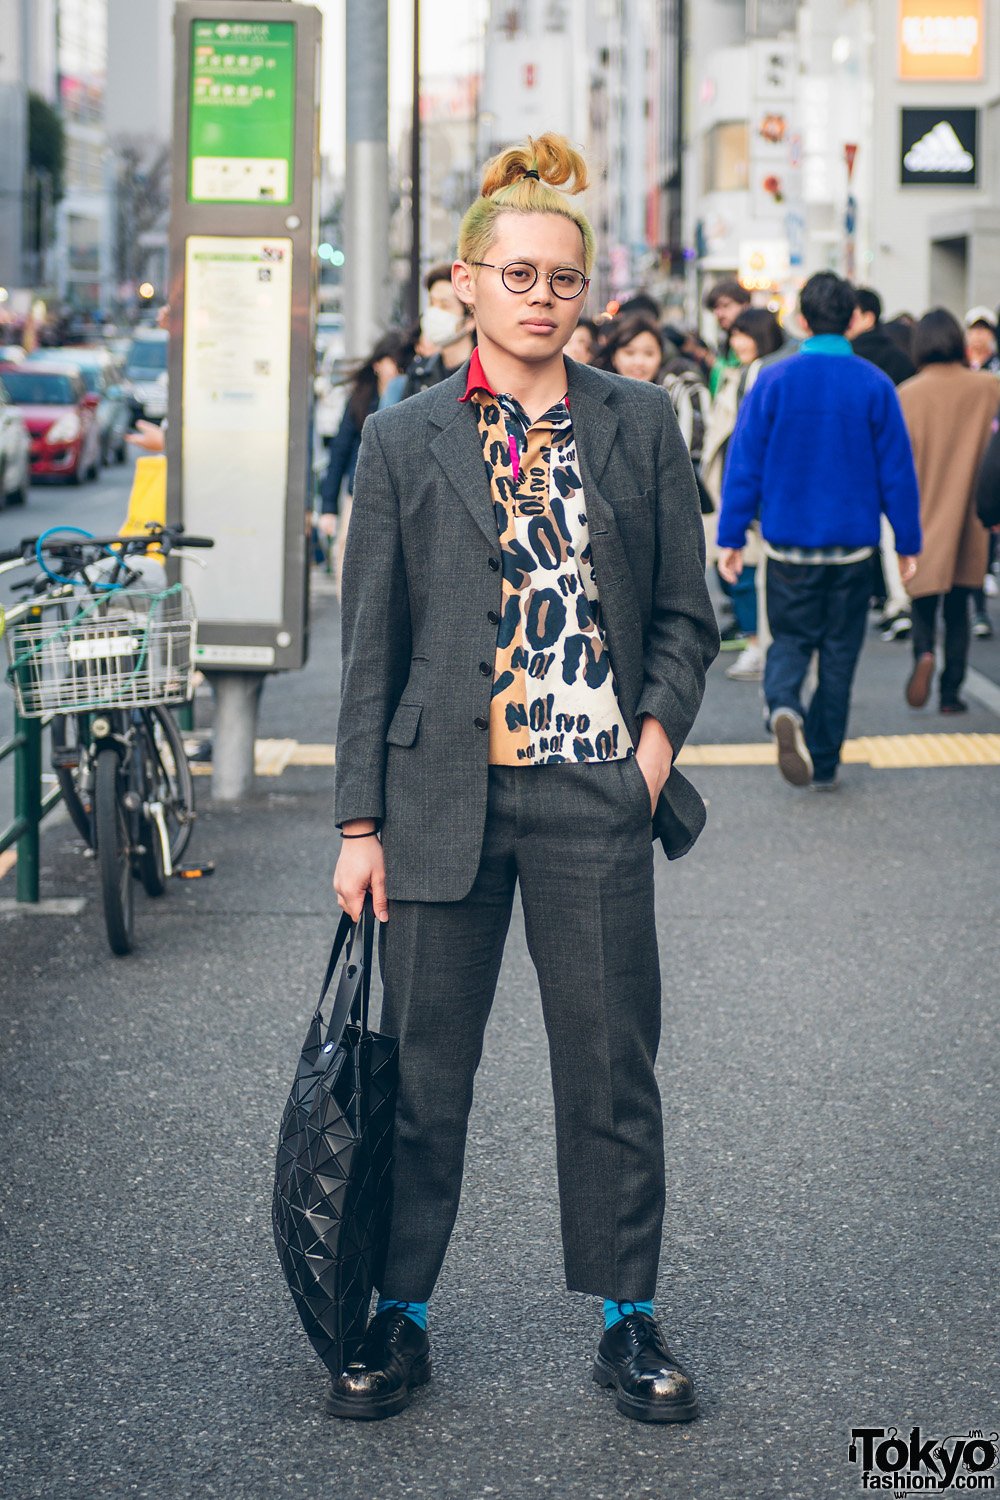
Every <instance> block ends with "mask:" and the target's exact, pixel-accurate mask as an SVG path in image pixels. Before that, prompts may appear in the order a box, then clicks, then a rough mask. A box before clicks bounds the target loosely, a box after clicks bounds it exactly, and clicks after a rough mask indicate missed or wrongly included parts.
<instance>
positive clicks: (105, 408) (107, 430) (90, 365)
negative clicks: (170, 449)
mask: <svg viewBox="0 0 1000 1500" xmlns="http://www.w3.org/2000/svg"><path fill="white" fill-rule="evenodd" d="M39 360H41V361H43V362H44V363H45V364H47V365H56V364H60V365H62V364H65V365H66V366H67V368H70V369H73V368H75V369H78V370H79V371H80V373H81V375H82V376H83V383H84V385H85V386H86V387H87V390H88V391H89V392H90V393H91V394H92V395H96V396H98V397H99V399H100V405H99V406H98V408H97V426H98V428H99V429H100V433H101V462H102V463H103V464H110V463H111V462H112V461H114V462H115V463H118V464H123V463H124V462H125V457H126V454H127V452H128V445H127V444H126V442H125V434H126V432H128V430H129V428H130V427H131V425H132V403H131V401H130V399H129V397H128V394H127V393H126V390H125V371H124V368H123V366H122V364H121V361H120V360H116V359H115V358H114V356H113V355H111V354H109V353H108V351H107V350H106V349H92V348H89V347H80V348H73V347H70V348H66V347H63V348H60V349H45V350H39V351H37V352H36V353H35V354H32V355H31V356H30V358H29V361H28V363H29V365H30V364H34V363H36V362H37V361H39Z"/></svg>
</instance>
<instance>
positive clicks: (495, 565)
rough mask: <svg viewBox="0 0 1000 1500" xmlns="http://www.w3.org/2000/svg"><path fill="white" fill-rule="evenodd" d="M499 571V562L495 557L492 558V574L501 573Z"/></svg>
mask: <svg viewBox="0 0 1000 1500" xmlns="http://www.w3.org/2000/svg"><path fill="white" fill-rule="evenodd" d="M499 569H500V564H499V563H498V562H497V560H496V558H495V557H491V558H490V572H491V573H496V572H498V571H499Z"/></svg>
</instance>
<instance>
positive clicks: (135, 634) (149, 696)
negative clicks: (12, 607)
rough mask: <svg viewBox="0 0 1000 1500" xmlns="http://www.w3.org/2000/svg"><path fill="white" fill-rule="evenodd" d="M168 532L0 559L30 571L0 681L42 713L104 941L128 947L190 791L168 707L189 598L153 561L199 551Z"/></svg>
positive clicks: (180, 690)
mask: <svg viewBox="0 0 1000 1500" xmlns="http://www.w3.org/2000/svg"><path fill="white" fill-rule="evenodd" d="M213 545H214V543H213V542H212V541H211V540H210V539H209V538H207V537H192V536H187V535H186V534H185V533H184V532H183V528H182V527H180V526H159V525H150V526H149V527H148V528H147V531H146V534H145V535H141V536H129V537H122V536H113V537H95V536H92V535H91V534H90V533H89V532H85V531H82V530H80V529H79V528H76V527H59V528H54V529H53V530H51V531H48V532H45V533H43V535H41V536H39V537H28V538H25V540H24V541H23V542H22V543H21V545H20V547H17V548H15V549H13V550H12V551H9V552H3V553H0V573H6V572H8V571H9V570H11V569H13V568H20V567H24V566H26V565H28V564H30V563H32V562H34V563H36V564H37V566H38V570H39V571H38V572H37V574H36V575H35V576H33V577H31V578H28V579H25V580H24V581H23V582H22V583H20V584H15V585H14V587H15V589H23V590H27V591H30V593H31V598H30V600H29V601H28V604H29V607H28V609H27V610H26V611H24V610H18V611H17V614H18V616H19V618H17V620H16V622H11V621H10V620H9V621H8V627H7V630H6V634H5V640H6V645H7V654H8V658H9V662H10V665H9V667H8V672H7V676H8V679H9V680H10V682H11V683H12V685H13V688H14V691H15V694H16V695H17V700H18V708H19V710H20V712H21V714H22V715H23V716H24V717H26V718H46V717H49V716H51V726H50V727H51V742H52V767H53V770H54V772H55V775H56V777H57V779H58V782H59V785H60V788H61V790H62V794H63V798H64V800H65V803H66V809H67V811H68V813H69V815H70V817H71V819H72V820H73V823H74V824H75V826H76V828H77V830H78V832H79V833H80V835H81V836H82V837H83V838H84V839H85V841H86V843H87V845H88V847H89V848H90V850H91V851H92V853H93V854H94V856H95V858H96V861H97V867H98V872H99V877H100V886H101V895H102V899H103V905H104V919H105V925H106V928H107V935H108V942H109V943H110V945H111V949H112V952H114V953H116V954H126V953H130V952H131V951H132V948H133V944H134V935H135V900H134V882H135V880H137V879H138V880H139V881H141V883H142V885H143V887H144V888H145V890H146V892H147V893H148V894H149V895H150V896H153V897H156V896H161V895H162V894H163V893H164V891H165V890H166V883H167V880H168V879H169V878H170V877H171V876H172V875H179V876H192V875H199V874H206V873H210V866H183V865H182V864H181V863H180V860H181V856H182V855H183V854H184V852H185V850H186V848H187V845H188V841H189V840H190V837H191V833H192V829H193V825H194V820H195V807H194V783H193V780H192V777H191V772H190V768H189V766H188V762H187V757H186V755H185V753H184V745H183V741H182V739H181V735H180V731H179V729H178V727H177V724H176V722H175V720H174V717H173V715H172V714H171V712H170V705H177V704H182V703H185V702H187V701H188V700H189V699H190V697H191V693H192V685H193V684H192V678H193V670H194V646H195V638H196V630H197V623H196V619H195V614H194V609H193V605H192V601H191V596H190V593H189V592H188V590H187V589H185V588H184V587H183V586H182V585H181V584H172V585H168V584H167V580H166V569H165V566H164V563H165V559H166V557H167V556H168V555H169V554H170V553H173V554H174V555H182V549H184V550H185V551H186V550H188V549H193V548H204V547H211V546H213Z"/></svg>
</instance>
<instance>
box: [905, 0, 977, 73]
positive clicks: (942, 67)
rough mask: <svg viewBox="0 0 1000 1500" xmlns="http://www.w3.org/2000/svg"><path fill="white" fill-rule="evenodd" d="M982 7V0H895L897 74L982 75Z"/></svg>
mask: <svg viewBox="0 0 1000 1500" xmlns="http://www.w3.org/2000/svg"><path fill="white" fill-rule="evenodd" d="M983 11H984V5H983V0H899V76H900V78H902V79H906V80H910V81H914V82H919V81H923V82H938V81H942V80H944V79H960V80H961V79H964V80H966V81H969V82H974V81H975V80H976V79H979V78H982V76H983Z"/></svg>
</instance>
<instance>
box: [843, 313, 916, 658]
mask: <svg viewBox="0 0 1000 1500" xmlns="http://www.w3.org/2000/svg"><path fill="white" fill-rule="evenodd" d="M854 296H855V304H856V305H855V308H854V314H853V316H852V318H851V321H850V323H849V325H848V328H847V337H848V338H849V339H850V341H851V344H852V345H853V347H854V352H855V354H860V355H861V358H862V359H867V360H869V361H870V362H871V364H873V365H875V366H876V367H877V368H878V369H879V370H881V371H883V373H884V374H886V375H888V377H889V379H890V380H891V381H892V383H893V385H895V386H898V385H901V384H902V382H903V381H904V380H909V379H911V377H912V376H914V375H915V374H916V373H917V367H916V365H915V364H914V363H913V360H912V359H911V358H910V355H909V354H908V353H907V351H906V350H905V349H902V348H901V347H900V345H899V343H898V342H897V340H896V339H894V338H892V337H890V335H889V334H888V333H887V332H886V329H885V325H884V324H883V322H882V298H881V297H880V296H879V294H878V292H876V291H875V290H874V289H873V288H872V287H870V286H862V287H858V288H857V290H856V291H855V294H854ZM873 572H874V582H873V597H874V598H876V599H880V600H882V601H883V603H882V613H881V616H880V618H879V619H878V621H877V627H878V629H879V631H880V632H881V635H882V639H883V640H884V641H898V640H903V639H904V638H905V637H906V636H908V635H909V633H910V596H909V594H908V593H907V592H906V589H905V588H904V587H903V580H902V578H900V576H899V559H898V557H897V556H896V539H895V537H894V536H893V534H892V527H891V526H890V525H889V521H888V518H887V517H886V516H884V515H883V517H882V537H881V546H880V549H879V551H877V552H876V553H875V556H874V558H873Z"/></svg>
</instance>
